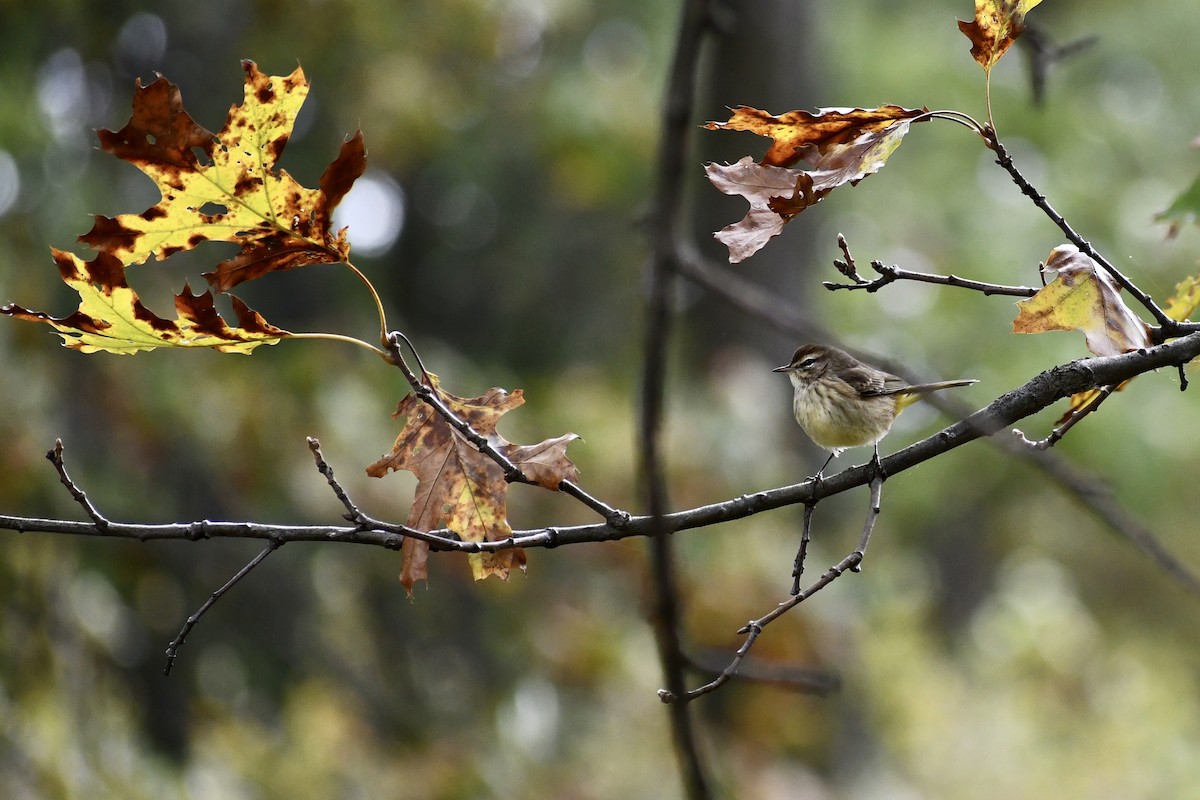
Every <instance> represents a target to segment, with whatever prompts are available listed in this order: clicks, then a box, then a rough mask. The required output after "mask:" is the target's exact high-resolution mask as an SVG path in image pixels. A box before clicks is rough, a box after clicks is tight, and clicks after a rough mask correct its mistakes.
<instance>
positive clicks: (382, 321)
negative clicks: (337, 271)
mask: <svg viewBox="0 0 1200 800" xmlns="http://www.w3.org/2000/svg"><path fill="white" fill-rule="evenodd" d="M342 263H343V264H345V265H346V268H347V269H349V270H350V271H351V272H353V273H354V274H355V275H356V276H358V279H359V280H360V281H362V282H363V285H364V286H366V287H367V291H368V292H370V293H371V299H372V300H374V301H375V312H376V313H377V314H378V315H379V343H380V344H381V345H383V346H384V347H387V342H388V324H387V314H386V313H384V310H383V300H382V299H380V297H379V292H377V291H375V285H374V284H372V283H371V281H370V280H369V279H368V278H367V276H366V275H364V274H363V272H362V270H360V269H359V268H358V267H356V266H354V265H353V264H352V263H350V261H349V260H346V261H343V262H342ZM372 349H377V348H372Z"/></svg>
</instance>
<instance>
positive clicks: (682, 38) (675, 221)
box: [638, 0, 714, 800]
mask: <svg viewBox="0 0 1200 800" xmlns="http://www.w3.org/2000/svg"><path fill="white" fill-rule="evenodd" d="M711 14H712V0H685V1H684V3H683V8H682V11H681V14H680V18H679V28H678V32H677V34H676V38H675V52H674V55H673V56H672V60H671V68H670V72H669V74H668V76H667V86H666V91H665V96H664V98H663V103H664V107H663V122H662V130H661V131H660V133H659V137H660V138H659V143H658V155H657V160H656V164H657V177H656V182H655V184H656V185H655V192H654V198H653V202H652V205H651V213H650V216H651V223H652V224H651V228H650V229H651V230H652V231H654V235H653V236H652V238H651V240H650V256H649V260H648V263H647V276H648V284H649V291H648V294H647V298H646V311H645V313H646V321H645V326H646V327H645V330H644V338H643V348H642V350H643V354H642V391H641V411H640V414H639V422H638V424H639V429H640V431H639V433H640V435H639V442H640V444H641V446H640V448H639V466H640V472H641V476H640V478H641V481H640V482H641V484H642V487H643V491H644V494H645V499H646V505H647V510H648V512H649V514H648V517H647V518H648V520H649V523H648V524H649V525H650V530H651V531H652V532H653V533H654V534H656V535H655V536H654V537H653V539H652V541H651V543H650V563H651V571H652V581H651V590H652V592H653V594H654V623H655V624H654V635H655V640H656V642H657V644H658V654H659V661H660V663H661V664H662V669H663V677H664V680H665V682H666V684H667V686H668V687H670V688H671V690H673V691H683V689H684V687H685V685H686V674H685V669H686V666H687V661H686V658H685V657H684V655H683V649H682V645H681V643H680V635H679V609H678V597H679V590H678V585H677V581H676V579H675V563H674V553H673V552H672V546H671V539H670V537H668V536H664V535H661V534H663V533H665V532H666V528H665V525H664V523H663V519H664V515H665V514H666V512H667V509H668V508H669V499H668V492H667V477H666V469H665V464H664V462H663V456H662V428H663V416H664V409H665V405H666V404H665V399H664V398H665V386H666V375H667V351H668V345H669V342H670V338H671V332H672V322H673V316H674V314H673V309H672V300H673V298H674V293H675V288H676V284H677V277H676V272H677V269H678V261H679V251H680V239H681V236H680V228H681V224H680V210H681V209H682V208H683V177H684V175H686V174H687V173H688V170H689V169H690V160H689V154H690V148H689V147H687V142H688V141H689V131H690V128H691V126H692V125H693V122H692V119H693V117H694V116H695V113H694V108H695V90H696V76H697V75H698V74H699V65H700V53H701V49H702V47H703V44H704V39H705V36H706V34H707V33H710V32H711V31H712V29H713V24H714V20H713V18H712V16H711ZM669 713H670V720H671V735H672V739H673V741H674V744H675V752H676V754H677V756H678V758H679V768H680V773H681V777H682V780H683V790H684V793H685V795H686V796H687V797H689V798H691V800H705V798H708V797H711V796H712V791H711V789H710V788H709V778H708V775H707V768H706V766H705V763H704V758H703V756H702V755H701V753H700V745H699V742H698V741H697V737H696V730H695V726H694V725H693V723H692V719H691V714H690V712H689V710H688V709H687V707H686V706H684V705H683V704H678V705H676V706H674V707H673V708H671V709H670V712H669Z"/></svg>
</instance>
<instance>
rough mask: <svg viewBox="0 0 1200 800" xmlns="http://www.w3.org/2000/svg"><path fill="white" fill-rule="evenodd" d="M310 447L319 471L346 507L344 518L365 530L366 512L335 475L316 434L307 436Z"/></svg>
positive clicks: (366, 523) (366, 525)
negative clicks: (355, 502) (352, 498)
mask: <svg viewBox="0 0 1200 800" xmlns="http://www.w3.org/2000/svg"><path fill="white" fill-rule="evenodd" d="M305 441H306V442H307V443H308V449H309V450H310V451H311V452H312V454H313V458H314V459H316V462H317V471H318V472H320V473H321V474H322V475H324V476H325V480H326V481H328V482H329V488H330V489H332V490H333V493H334V495H336V496H337V499H338V500H339V501H341V504H342V505H343V506H345V507H346V513H345V514H343V515H342V518H343V519H345V520H346V521H348V522H353V523H354V524H355V525H356V526H357V527H358V529H360V530H363V529H365V528H367V527H368V520H367V517H366V515H365V514H363V513H362V511H360V510H359V508H358V506H356V505H355V504H354V501H353V500H351V499H350V495H349V494H347V493H346V490H345V489H343V488H342V485H341V484H340V483H338V480H337V478H335V477H334V475H333V467H331V466H329V462H328V461H326V460H325V455H324V454H323V453H322V452H321V442H320V440H318V439H317V437H315V436H309V437H306V439H305Z"/></svg>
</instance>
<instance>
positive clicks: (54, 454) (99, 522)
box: [46, 439, 112, 533]
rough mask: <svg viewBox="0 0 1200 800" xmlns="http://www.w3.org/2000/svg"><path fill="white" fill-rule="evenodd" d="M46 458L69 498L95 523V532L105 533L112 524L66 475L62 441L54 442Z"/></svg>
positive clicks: (56, 440)
mask: <svg viewBox="0 0 1200 800" xmlns="http://www.w3.org/2000/svg"><path fill="white" fill-rule="evenodd" d="M46 458H48V459H49V460H50V463H51V464H53V465H54V469H55V471H56V472H57V473H58V479H59V481H61V482H62V485H63V486H65V487H67V491H68V492H70V493H71V497H72V498H74V500H75V502H76V503H79V505H80V506H82V507H83V511H84V513H85V514H87V515H88V518H89V519H91V521H92V522H94V523H96V530H98V531H100V533H104V532H106V531H107V530H108V528H109V526H110V525H111V524H112V523H110V522H109V521H108V519H107V518H105V516H104V515H103V514H101V513H100V511H99V509H97V508H96V506H95V505H93V504H92V501H91V500H89V499H88V496H87V494H86V493H85V492H84V491H83V489H80V488H79V486H77V485H76V484H75V481H73V480H71V476H70V475H68V474H67V465H66V462H65V461H64V459H63V443H62V439H55V440H54V449H53V450H50V451H48V452H47V453H46Z"/></svg>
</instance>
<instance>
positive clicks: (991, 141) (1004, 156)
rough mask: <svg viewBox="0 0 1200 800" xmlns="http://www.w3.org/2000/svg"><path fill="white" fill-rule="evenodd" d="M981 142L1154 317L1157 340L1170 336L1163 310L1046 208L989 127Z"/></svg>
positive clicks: (1172, 330) (1048, 209)
mask: <svg viewBox="0 0 1200 800" xmlns="http://www.w3.org/2000/svg"><path fill="white" fill-rule="evenodd" d="M984 141H985V142H986V143H987V146H988V147H989V148H990V149H991V150H992V151H993V152H995V154H996V163H997V164H999V165H1000V167H1001V168H1002V169H1004V171H1005V172H1007V173H1008V174H1009V176H1010V177H1011V178H1012V180H1013V183H1015V184H1016V185H1017V186H1018V187H1019V188H1020V190H1021V192H1022V194H1024V195H1025V196H1026V197H1028V198H1029V199H1030V200H1032V201H1033V204H1034V205H1035V206H1037V207H1038V208H1040V209H1041V210H1042V213H1044V214H1045V215H1046V216H1047V217H1049V219H1050V221H1051V222H1053V223H1054V224H1055V225H1057V226H1058V228H1059V229H1060V230H1061V231H1062V232H1063V233H1064V234H1066V236H1067V238H1068V239H1069V240H1070V241H1071V243H1072V244H1074V245H1075V246H1076V247H1078V248H1079V250H1080V251H1081V252H1082V253H1084V254H1086V255H1088V256H1090V257H1091V258H1092V259H1093V260H1094V261H1095V262H1096V263H1097V264H1099V265H1100V266H1101V267H1103V268H1104V270H1105V271H1106V272H1108V274H1109V275H1111V276H1112V277H1113V278H1114V279H1115V280H1116V281H1117V283H1119V284H1121V286H1122V287H1123V288H1124V289H1125V290H1126V291H1127V292H1129V294H1130V295H1131V296H1132V297H1135V298H1137V300H1138V302H1139V303H1141V304H1142V305H1143V306H1144V307H1145V308H1146V309H1147V310H1148V311H1149V312H1150V313H1151V314H1153V315H1154V319H1155V320H1156V321H1157V322H1158V324H1159V326H1160V327H1161V330H1160V331H1158V332H1157V335H1158V336H1159V340H1160V341H1161V340H1162V339H1166V338H1170V337H1171V336H1174V335H1175V334H1176V331H1177V327H1178V325H1179V323H1178V322H1176V321H1175V320H1173V319H1171V317H1169V316H1167V313H1166V312H1165V311H1163V310H1162V309H1161V308H1160V307H1159V306H1158V304H1157V303H1155V302H1154V300H1153V299H1152V298H1151V297H1150V295H1148V294H1146V293H1145V292H1144V291H1142V289H1141V288H1140V287H1139V286H1138V285H1137V284H1135V283H1134V282H1133V281H1131V280H1130V279H1129V278H1127V277H1126V276H1125V275H1124V274H1123V273H1122V272H1121V271H1120V270H1119V269H1117V268H1116V267H1115V266H1114V265H1113V264H1112V263H1111V262H1110V261H1109V260H1108V259H1107V258H1105V257H1104V256H1103V255H1101V254H1100V253H1099V252H1097V251H1096V249H1095V248H1094V247H1092V244H1091V242H1089V241H1088V240H1087V239H1084V238H1083V237H1082V236H1081V235H1079V233H1077V232H1076V231H1075V229H1074V228H1072V227H1071V225H1070V223H1068V222H1067V220H1066V219H1065V218H1064V217H1063V215H1062V214H1059V213H1058V212H1057V211H1055V210H1054V207H1053V206H1052V205H1050V203H1049V201H1048V200H1047V199H1046V196H1045V195H1044V194H1042V193H1041V192H1039V191H1038V190H1037V189H1036V188H1035V187H1034V186H1033V184H1031V183H1030V182H1029V181H1028V180H1027V179H1026V178H1025V176H1024V175H1022V174H1021V172H1020V170H1018V169H1017V166H1016V164H1014V163H1013V160H1012V156H1010V155H1009V153H1008V150H1006V149H1005V148H1004V145H1003V144H1001V143H1000V139H999V138H998V137H997V136H996V132H995V131H994V130H992V129H990V128H989V129H988V130H986V131H985V132H984Z"/></svg>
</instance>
